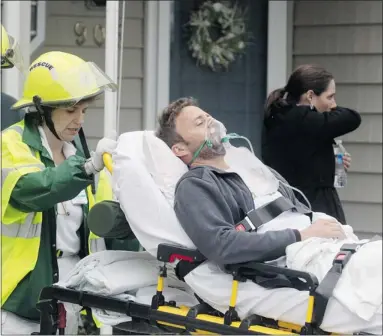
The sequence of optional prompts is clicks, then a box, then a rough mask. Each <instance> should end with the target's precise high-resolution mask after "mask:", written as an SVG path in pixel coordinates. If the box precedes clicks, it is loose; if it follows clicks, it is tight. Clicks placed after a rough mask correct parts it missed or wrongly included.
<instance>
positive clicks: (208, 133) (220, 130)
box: [205, 119, 226, 154]
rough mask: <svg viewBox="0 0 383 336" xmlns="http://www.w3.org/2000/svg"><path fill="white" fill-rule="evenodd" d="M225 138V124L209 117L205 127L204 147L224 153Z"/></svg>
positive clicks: (217, 152)
mask: <svg viewBox="0 0 383 336" xmlns="http://www.w3.org/2000/svg"><path fill="white" fill-rule="evenodd" d="M225 139H226V128H225V126H224V125H223V124H222V123H221V122H220V121H218V120H216V119H210V120H209V121H207V123H206V129H205V144H206V147H208V148H209V149H210V150H211V151H212V152H214V153H216V154H225V146H224V143H225V142H226V141H225Z"/></svg>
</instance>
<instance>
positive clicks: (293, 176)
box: [262, 65, 361, 224]
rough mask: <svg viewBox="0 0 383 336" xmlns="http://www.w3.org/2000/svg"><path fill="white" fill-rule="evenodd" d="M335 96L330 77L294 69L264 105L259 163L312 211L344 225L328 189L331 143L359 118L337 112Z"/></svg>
mask: <svg viewBox="0 0 383 336" xmlns="http://www.w3.org/2000/svg"><path fill="white" fill-rule="evenodd" d="M335 93H336V89H335V80H334V77H333V75H332V74H331V73H329V72H328V71H326V70H325V69H323V68H322V67H320V66H316V65H302V66H300V67H298V68H297V69H296V70H295V71H294V72H293V73H292V74H291V76H290V78H289V80H288V82H287V85H286V86H285V87H284V88H281V89H277V90H275V91H273V92H271V93H270V95H269V97H268V99H267V102H266V106H265V116H264V125H263V134H262V158H263V161H264V162H265V164H267V165H269V166H270V167H272V168H274V169H275V170H276V171H278V172H279V173H280V174H281V175H282V176H283V177H284V178H286V179H287V181H288V182H289V183H290V184H291V185H293V186H295V187H296V188H298V189H300V190H301V191H302V192H303V193H304V194H305V195H306V197H307V198H308V200H309V201H310V203H311V207H312V210H313V211H317V212H324V213H326V214H328V215H331V216H333V217H335V218H336V219H337V220H338V221H339V222H341V223H342V224H346V219H345V215H344V211H343V209H342V205H341V202H340V200H339V196H338V193H337V191H336V189H335V188H334V174H335V158H334V150H333V144H334V143H335V142H334V139H335V138H337V137H339V136H342V135H344V134H347V133H349V132H352V131H354V130H355V129H357V128H358V127H359V125H360V124H361V117H360V115H359V113H358V112H356V111H354V110H351V109H349V108H345V107H339V106H337V104H336V101H335ZM350 163H351V157H350V156H349V155H346V156H344V166H345V168H346V169H348V168H349V166H350ZM297 196H298V197H300V195H297ZM300 199H301V200H302V201H304V200H303V199H302V197H300Z"/></svg>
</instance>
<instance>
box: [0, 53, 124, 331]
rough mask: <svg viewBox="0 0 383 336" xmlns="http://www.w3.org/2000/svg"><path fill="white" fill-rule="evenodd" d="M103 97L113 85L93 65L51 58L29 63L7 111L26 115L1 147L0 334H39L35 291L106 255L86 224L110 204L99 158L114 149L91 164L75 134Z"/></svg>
mask: <svg viewBox="0 0 383 336" xmlns="http://www.w3.org/2000/svg"><path fill="white" fill-rule="evenodd" d="M105 89H111V90H116V85H115V84H114V83H113V82H112V81H111V80H110V79H109V78H108V77H107V76H106V75H105V73H104V72H103V71H102V70H100V69H99V68H98V67H97V66H96V65H95V64H94V63H92V62H85V61H84V60H82V59H81V58H79V57H77V56H75V55H71V54H68V53H63V52H58V51H53V52H48V53H45V54H43V55H41V56H40V57H39V58H38V59H36V60H35V61H34V62H33V63H32V65H31V66H30V68H29V73H28V76H27V78H26V81H25V84H24V91H23V97H22V98H21V99H20V100H19V101H18V102H16V103H15V104H14V105H13V106H12V109H14V110H18V109H20V108H27V113H26V115H25V117H24V120H22V121H20V122H18V123H16V124H14V125H12V126H10V127H9V128H7V129H6V130H4V131H3V132H2V140H1V150H2V167H1V174H2V184H1V193H2V198H1V201H2V207H1V217H2V218H1V219H2V230H1V234H2V242H1V255H2V260H1V262H2V265H1V266H2V279H1V281H2V283H1V289H2V293H1V313H2V321H1V324H2V325H1V326H2V333H3V334H19V335H20V334H31V333H32V332H38V331H39V329H40V328H39V312H38V310H37V309H36V303H37V301H38V298H39V294H40V291H41V289H42V288H43V287H45V286H50V285H52V284H53V283H56V282H57V281H59V280H60V279H62V278H63V277H65V276H66V275H67V274H68V273H69V271H70V270H71V269H72V268H73V267H74V266H75V264H76V263H77V262H78V261H79V260H80V259H81V258H83V257H84V256H86V255H88V254H89V253H91V252H95V251H99V250H103V249H105V243H104V241H103V239H101V238H98V237H97V236H95V235H93V234H92V233H90V232H89V230H88V228H87V226H86V217H87V213H88V211H89V209H90V208H91V207H92V206H93V205H94V203H95V202H98V201H101V200H103V199H111V198H112V191H111V186H110V183H109V182H108V176H107V175H106V172H105V170H104V163H103V159H102V155H103V154H104V153H112V152H113V150H114V149H115V147H116V145H117V143H116V141H115V140H112V139H108V138H103V139H101V140H100V141H99V142H98V144H97V147H96V150H95V153H94V154H93V155H92V156H90V154H89V151H88V147H87V145H86V141H85V137H84V133H83V131H82V126H83V122H84V114H85V111H86V110H87V108H88V106H89V104H90V103H91V102H92V101H93V100H94V99H95V97H96V96H99V95H100V94H102V93H103V92H104V91H105ZM78 135H79V136H78ZM78 318H79V314H78V313H77V312H72V311H67V328H66V331H65V333H66V334H77V328H78Z"/></svg>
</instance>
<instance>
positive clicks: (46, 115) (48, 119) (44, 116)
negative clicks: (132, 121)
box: [33, 96, 96, 195]
mask: <svg viewBox="0 0 383 336" xmlns="http://www.w3.org/2000/svg"><path fill="white" fill-rule="evenodd" d="M33 103H34V104H35V107H36V109H37V111H38V112H39V113H40V118H41V120H44V121H45V124H46V125H47V127H48V129H49V130H50V131H51V132H52V134H53V135H54V136H55V137H56V138H57V139H58V140H60V141H62V139H60V137H59V136H58V134H57V132H56V130H55V126H54V124H53V121H52V111H44V109H43V108H42V107H41V98H40V97H39V96H34V97H33ZM79 137H80V141H81V146H82V148H83V150H84V155H85V158H86V159H89V158H90V157H91V156H90V152H89V148H88V144H87V143H86V139H85V134H84V130H83V128H82V127H81V128H80V131H79ZM73 144H74V142H73ZM91 186H92V193H93V195H95V194H96V183H95V177H94V175H92V184H91Z"/></svg>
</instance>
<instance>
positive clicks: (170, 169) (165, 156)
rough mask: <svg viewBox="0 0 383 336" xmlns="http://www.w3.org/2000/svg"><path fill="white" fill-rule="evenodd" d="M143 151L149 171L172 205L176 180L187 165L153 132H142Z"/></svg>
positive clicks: (186, 169) (182, 173)
mask: <svg viewBox="0 0 383 336" xmlns="http://www.w3.org/2000/svg"><path fill="white" fill-rule="evenodd" d="M143 151H144V157H145V160H146V167H147V169H148V171H149V173H150V174H151V175H152V177H153V179H154V182H155V183H156V185H157V186H158V188H159V189H160V190H161V192H162V194H163V195H164V196H165V198H166V200H167V201H168V202H169V204H170V205H171V206H173V204H174V194H175V188H176V185H177V182H178V181H179V180H180V178H181V177H182V176H183V175H184V174H185V173H186V172H187V171H188V167H187V166H186V165H185V164H184V163H183V162H182V161H181V160H180V159H179V158H178V157H176V156H175V155H174V153H173V152H172V150H171V149H170V148H169V147H168V146H167V145H166V143H165V142H163V141H162V140H161V139H159V138H157V137H156V136H155V134H154V133H153V132H150V131H145V132H144V137H143Z"/></svg>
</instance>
